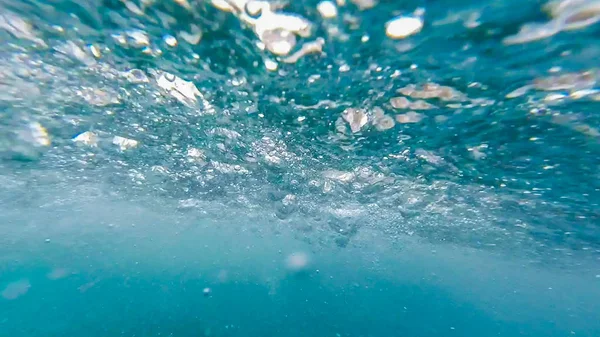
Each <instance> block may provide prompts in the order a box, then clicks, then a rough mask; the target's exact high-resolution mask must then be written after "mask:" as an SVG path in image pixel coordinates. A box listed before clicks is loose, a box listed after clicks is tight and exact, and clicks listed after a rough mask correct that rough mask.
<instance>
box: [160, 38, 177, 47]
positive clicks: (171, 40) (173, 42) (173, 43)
mask: <svg viewBox="0 0 600 337" xmlns="http://www.w3.org/2000/svg"><path fill="white" fill-rule="evenodd" d="M163 40H165V43H166V44H167V46H169V47H175V46H177V39H176V38H175V37H174V36H171V35H165V36H164V37H163Z"/></svg>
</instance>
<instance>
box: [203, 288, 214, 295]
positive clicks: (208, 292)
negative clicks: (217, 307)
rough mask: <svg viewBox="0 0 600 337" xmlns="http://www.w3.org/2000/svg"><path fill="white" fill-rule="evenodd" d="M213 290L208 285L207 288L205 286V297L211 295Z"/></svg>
mask: <svg viewBox="0 0 600 337" xmlns="http://www.w3.org/2000/svg"><path fill="white" fill-rule="evenodd" d="M211 292H212V291H211V290H210V288H208V287H206V288H204V289H203V290H202V294H204V297H208V296H210V294H211Z"/></svg>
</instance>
